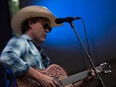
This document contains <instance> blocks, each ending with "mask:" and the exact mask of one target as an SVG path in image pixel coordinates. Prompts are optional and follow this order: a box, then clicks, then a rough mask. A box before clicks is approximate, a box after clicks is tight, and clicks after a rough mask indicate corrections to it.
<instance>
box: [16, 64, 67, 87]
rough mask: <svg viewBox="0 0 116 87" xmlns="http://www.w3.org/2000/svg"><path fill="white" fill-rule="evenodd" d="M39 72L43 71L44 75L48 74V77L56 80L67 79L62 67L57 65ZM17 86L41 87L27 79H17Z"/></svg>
mask: <svg viewBox="0 0 116 87" xmlns="http://www.w3.org/2000/svg"><path fill="white" fill-rule="evenodd" d="M39 71H41V72H42V73H43V74H46V75H48V76H51V77H53V78H55V79H56V80H57V79H61V78H65V77H67V74H66V72H65V71H64V70H63V69H62V68H61V67H60V66H58V65H56V64H52V65H50V66H49V67H48V68H47V69H45V70H39ZM17 84H18V87H40V86H39V84H38V83H37V82H36V81H34V80H31V79H29V78H27V77H19V78H17ZM59 87H62V86H60V84H59Z"/></svg>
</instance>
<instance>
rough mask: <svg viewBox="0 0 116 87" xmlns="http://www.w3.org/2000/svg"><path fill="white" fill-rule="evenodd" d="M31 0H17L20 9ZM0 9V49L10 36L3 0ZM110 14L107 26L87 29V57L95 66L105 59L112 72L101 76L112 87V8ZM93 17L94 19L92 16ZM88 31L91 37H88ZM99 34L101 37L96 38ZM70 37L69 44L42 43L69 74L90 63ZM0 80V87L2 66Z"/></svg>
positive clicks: (115, 40)
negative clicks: (110, 20)
mask: <svg viewBox="0 0 116 87" xmlns="http://www.w3.org/2000/svg"><path fill="white" fill-rule="evenodd" d="M32 1H33V0H20V8H22V7H25V6H27V5H31V4H32V3H31V2H32ZM106 1H108V0H106ZM35 2H37V0H35ZM109 2H112V3H113V2H115V0H110V1H109ZM40 3H41V1H40ZM42 5H44V4H42ZM45 5H46V4H45ZM46 6H47V5H46ZM88 8H89V7H88ZM112 8H113V9H116V8H115V7H112ZM109 10H112V9H109ZM0 11H1V12H0V17H1V20H0V28H1V29H0V52H1V51H2V50H3V48H4V46H5V45H6V43H7V41H8V40H9V38H10V37H12V30H11V27H10V13H9V6H8V1H7V0H0ZM112 14H113V15H114V16H113V18H112V19H113V21H112V23H109V24H106V25H105V27H107V28H105V27H104V26H100V27H99V28H98V29H97V30H91V32H89V31H88V37H89V46H90V54H91V57H92V60H93V62H94V64H95V66H97V65H99V64H100V63H102V62H105V61H106V62H108V63H109V65H110V66H111V70H112V73H111V74H108V75H102V76H101V77H102V79H103V82H104V84H105V85H106V87H116V83H115V81H116V75H115V73H116V37H115V36H116V20H115V19H116V15H115V14H116V11H115V12H114V10H113V13H112ZM101 15H102V14H101ZM85 19H86V17H85ZM88 19H89V18H88ZM93 19H95V17H94V18H93ZM105 21H106V20H103V22H105ZM85 22H86V20H85ZM93 24H94V23H93ZM96 25H97V24H96ZM101 25H102V23H101ZM66 26H68V28H70V26H69V25H66ZM92 26H94V25H89V24H87V28H90V27H92ZM92 28H94V27H92ZM56 31H58V30H56ZM61 31H63V30H61ZM106 31H107V32H106ZM53 32H55V31H53ZM62 33H63V35H64V37H65V33H64V32H62ZM71 33H73V32H71ZM91 33H92V35H93V36H91ZM60 34H61V32H60V33H59V32H58V36H60ZM102 34H104V35H102ZM73 35H74V34H73ZM100 35H102V36H101V37H99V36H100ZM74 37H75V36H74ZM74 37H73V36H71V37H69V40H70V41H72V42H71V43H72V44H68V42H67V43H66V44H63V43H60V42H58V41H60V40H57V41H56V43H55V45H54V46H52V45H50V44H49V42H50V41H49V40H47V41H46V42H45V43H44V44H43V45H42V47H43V48H44V50H45V52H46V53H47V54H48V55H49V56H50V57H51V62H52V63H56V64H58V65H60V66H62V67H63V68H64V69H65V70H66V72H67V73H68V74H69V75H71V74H74V73H77V72H80V71H83V70H85V69H87V67H88V66H89V65H90V64H89V62H88V60H87V58H86V55H85V53H84V52H83V49H82V47H81V46H80V45H77V43H79V42H78V41H77V40H74V41H73V39H74ZM48 38H50V37H48ZM67 38H68V37H67ZM50 39H51V38H50ZM51 43H52V42H51ZM75 43H76V44H75ZM53 44H54V43H53ZM60 44H61V45H60ZM67 46H68V47H67ZM0 81H1V82H0V85H1V86H2V87H5V86H4V84H5V82H4V68H3V67H2V66H1V68H0ZM96 82H97V81H94V82H92V83H90V84H89V85H87V87H95V86H96Z"/></svg>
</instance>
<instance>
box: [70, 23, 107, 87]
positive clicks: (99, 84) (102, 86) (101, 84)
mask: <svg viewBox="0 0 116 87" xmlns="http://www.w3.org/2000/svg"><path fill="white" fill-rule="evenodd" d="M69 24H70V25H71V27H72V29H73V30H74V32H75V34H76V36H77V38H78V40H79V42H80V44H81V46H82V48H83V50H84V52H85V54H86V55H87V58H88V60H89V62H90V64H91V67H92V69H93V70H94V71H95V74H96V77H97V78H96V79H97V81H98V84H97V87H105V85H104V83H103V81H102V79H101V77H100V75H99V74H98V73H97V72H96V70H95V65H94V64H93V61H92V59H91V56H90V55H89V53H88V52H87V50H86V48H85V46H84V44H83V42H82V40H81V38H80V36H79V34H78V33H77V31H76V29H75V27H74V24H73V22H72V21H70V22H69Z"/></svg>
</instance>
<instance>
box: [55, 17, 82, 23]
mask: <svg viewBox="0 0 116 87" xmlns="http://www.w3.org/2000/svg"><path fill="white" fill-rule="evenodd" d="M78 19H81V17H66V18H56V19H55V23H56V24H61V23H63V22H72V21H74V20H78Z"/></svg>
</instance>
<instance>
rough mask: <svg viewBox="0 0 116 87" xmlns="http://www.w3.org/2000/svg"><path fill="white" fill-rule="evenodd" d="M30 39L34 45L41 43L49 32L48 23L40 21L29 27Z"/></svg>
mask: <svg viewBox="0 0 116 87" xmlns="http://www.w3.org/2000/svg"><path fill="white" fill-rule="evenodd" d="M30 27H31V34H32V38H33V40H34V41H35V42H36V43H38V44H39V43H42V42H44V41H45V39H46V37H47V33H48V32H49V31H50V25H49V22H48V21H45V20H40V21H38V22H36V23H34V24H31V25H30Z"/></svg>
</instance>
